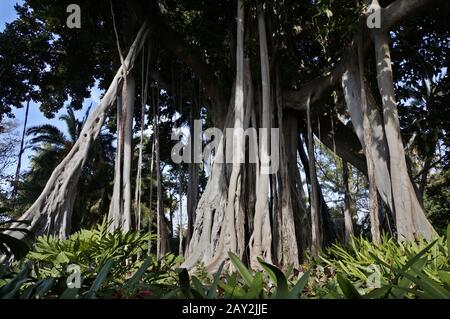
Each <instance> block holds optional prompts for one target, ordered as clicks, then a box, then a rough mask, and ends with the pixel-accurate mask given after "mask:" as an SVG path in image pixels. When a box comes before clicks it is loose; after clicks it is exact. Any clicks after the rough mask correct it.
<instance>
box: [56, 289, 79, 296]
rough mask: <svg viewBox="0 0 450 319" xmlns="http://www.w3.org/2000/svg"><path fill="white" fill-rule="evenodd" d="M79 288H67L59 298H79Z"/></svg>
mask: <svg viewBox="0 0 450 319" xmlns="http://www.w3.org/2000/svg"><path fill="white" fill-rule="evenodd" d="M79 290H80V289H78V288H67V289H66V290H64V292H63V293H62V294H61V296H59V299H77V295H78V291H79Z"/></svg>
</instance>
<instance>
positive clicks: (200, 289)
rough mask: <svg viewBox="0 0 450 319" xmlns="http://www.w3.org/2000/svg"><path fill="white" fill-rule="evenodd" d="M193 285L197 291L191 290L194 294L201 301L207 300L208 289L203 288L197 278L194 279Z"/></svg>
mask: <svg viewBox="0 0 450 319" xmlns="http://www.w3.org/2000/svg"><path fill="white" fill-rule="evenodd" d="M192 284H193V285H194V287H195V289H192V288H191V291H192V293H193V294H196V295H197V296H198V297H200V298H199V299H205V298H206V293H205V291H206V288H205V286H203V284H202V283H201V282H200V280H199V279H198V278H197V277H195V276H194V277H192Z"/></svg>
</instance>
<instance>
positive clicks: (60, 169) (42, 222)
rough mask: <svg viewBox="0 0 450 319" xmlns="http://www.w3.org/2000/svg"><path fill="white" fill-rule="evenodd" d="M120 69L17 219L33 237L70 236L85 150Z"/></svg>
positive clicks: (130, 60)
mask: <svg viewBox="0 0 450 319" xmlns="http://www.w3.org/2000/svg"><path fill="white" fill-rule="evenodd" d="M147 34H148V28H147V24H144V25H143V26H142V27H141V29H140V31H139V33H138V35H137V36H136V39H135V41H134V43H133V45H132V46H131V48H130V50H129V52H128V55H127V57H126V59H125V65H126V67H127V69H129V68H130V67H131V66H132V65H133V64H134V60H135V58H136V56H137V54H138V53H139V51H140V50H141V48H142V45H143V44H144V42H145V39H146V37H147ZM123 71H124V69H123V67H120V68H119V70H118V72H117V73H116V75H115V77H114V79H113V81H112V83H111V85H110V87H109V88H108V90H107V91H106V93H105V95H104V96H103V98H102V100H101V102H100V104H99V105H98V106H97V107H96V108H95V110H94V111H93V112H92V113H91V114H90V115H89V117H88V118H87V120H86V123H85V125H84V127H83V129H82V131H81V134H80V137H79V139H78V140H77V141H76V143H75V144H74V146H73V147H72V149H71V151H70V152H69V154H67V156H66V157H65V158H64V159H63V160H62V162H61V163H60V164H59V165H58V166H57V167H56V169H55V170H54V171H53V173H52V175H51V177H50V179H49V180H48V181H47V184H46V186H45V188H44V190H43V191H42V193H41V195H40V196H39V197H38V199H37V200H36V201H35V202H34V203H33V205H32V206H31V207H30V208H29V209H28V210H27V212H25V214H24V215H22V216H21V218H20V219H21V220H29V221H31V226H30V227H29V229H30V230H32V231H33V232H34V233H35V234H36V235H43V234H45V235H54V236H57V237H60V238H66V237H67V236H68V235H69V233H70V228H71V227H70V226H71V219H72V211H73V204H74V201H75V196H74V194H75V193H76V186H77V183H78V180H79V177H80V174H81V170H82V168H83V165H84V163H85V162H86V159H87V156H88V152H89V149H90V147H91V145H92V143H93V142H94V141H95V139H96V138H97V137H98V135H99V132H100V129H101V127H102V125H103V122H104V120H105V118H106V116H107V111H108V110H109V108H110V107H111V105H112V104H113V103H114V101H115V99H116V96H117V90H118V87H119V83H120V82H121V81H122V79H123ZM12 235H13V236H14V237H16V238H23V236H24V235H23V233H17V232H14V233H13V234H12Z"/></svg>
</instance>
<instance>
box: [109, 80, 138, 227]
mask: <svg viewBox="0 0 450 319" xmlns="http://www.w3.org/2000/svg"><path fill="white" fill-rule="evenodd" d="M135 90H136V82H135V80H134V77H133V76H131V75H128V76H127V80H126V81H125V82H124V86H123V88H122V99H121V106H122V107H121V112H120V116H119V119H118V123H119V131H118V136H117V155H116V170H115V174H114V191H113V196H112V199H111V205H110V210H109V220H110V221H111V225H110V230H111V231H113V230H115V229H122V230H123V231H124V232H127V231H129V230H130V229H131V162H132V152H133V146H132V143H133V114H134V102H135Z"/></svg>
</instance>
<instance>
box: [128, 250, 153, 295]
mask: <svg viewBox="0 0 450 319" xmlns="http://www.w3.org/2000/svg"><path fill="white" fill-rule="evenodd" d="M151 263H152V258H151V257H147V258H146V259H145V260H144V262H143V263H142V266H141V267H140V268H139V270H138V271H136V273H135V274H134V275H133V277H131V278H130V279H129V280H128V281H127V282H126V283H125V285H124V286H123V288H124V290H128V289H131V288H132V287H134V286H136V285H137V284H138V283H139V281H140V280H141V278H142V276H144V274H145V272H146V271H147V269H148V268H149V267H150V265H151Z"/></svg>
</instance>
